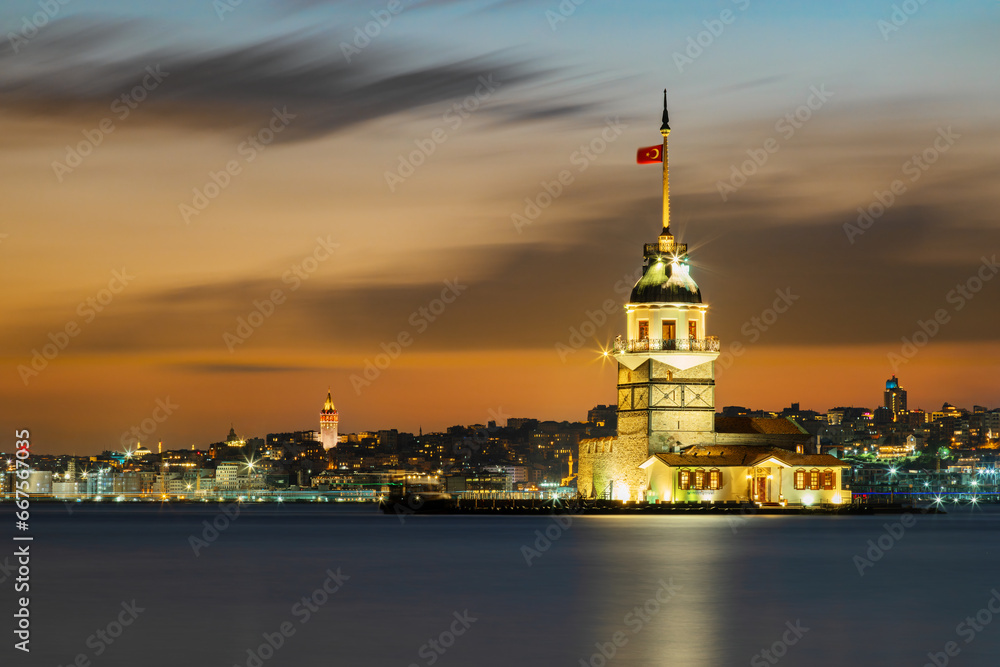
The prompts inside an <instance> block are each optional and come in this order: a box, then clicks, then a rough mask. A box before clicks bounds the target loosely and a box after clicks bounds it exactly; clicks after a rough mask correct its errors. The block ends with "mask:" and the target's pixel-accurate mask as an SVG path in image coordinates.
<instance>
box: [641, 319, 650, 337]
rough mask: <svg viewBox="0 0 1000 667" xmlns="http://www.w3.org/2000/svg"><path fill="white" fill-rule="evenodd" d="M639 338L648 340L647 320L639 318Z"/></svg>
mask: <svg viewBox="0 0 1000 667" xmlns="http://www.w3.org/2000/svg"><path fill="white" fill-rule="evenodd" d="M639 340H649V320H639Z"/></svg>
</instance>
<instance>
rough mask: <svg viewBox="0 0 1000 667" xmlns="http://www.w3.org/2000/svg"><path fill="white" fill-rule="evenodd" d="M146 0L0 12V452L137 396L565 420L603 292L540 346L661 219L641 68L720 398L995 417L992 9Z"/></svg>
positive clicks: (433, 420) (148, 402) (269, 418)
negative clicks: (389, 353) (894, 380)
mask: <svg viewBox="0 0 1000 667" xmlns="http://www.w3.org/2000/svg"><path fill="white" fill-rule="evenodd" d="M161 4H162V3H159V4H158V3H142V2H140V3H134V4H129V5H128V6H127V7H123V6H121V5H120V4H116V3H107V2H98V1H96V0H95V1H89V0H75V2H74V3H73V4H71V5H67V6H65V7H64V8H63V9H62V10H61V11H62V13H61V14H60V15H58V16H54V17H52V18H51V20H50V21H48V22H47V24H46V25H45V26H43V27H42V28H39V29H38V31H37V34H35V35H34V36H32V37H30V38H28V37H26V36H24V35H25V33H24V32H23V30H24V28H23V23H22V21H23V19H24V17H25V16H31V15H32V13H33V11H37V7H36V5H35V4H34V3H30V2H20V1H18V2H14V3H10V5H7V4H5V7H4V8H3V10H2V12H0V24H2V26H0V27H3V33H4V34H6V35H8V38H7V39H6V40H5V42H4V43H3V45H2V46H0V126H2V131H0V142H2V151H0V192H2V195H3V204H4V207H3V208H4V214H3V216H2V220H0V274H2V277H3V285H4V290H3V307H4V317H3V318H2V320H0V356H2V372H0V405H2V408H0V426H2V427H3V433H4V434H5V436H4V437H5V440H0V450H6V451H10V449H11V448H12V446H13V444H12V443H10V442H9V440H13V432H14V429H19V428H29V429H30V430H31V431H32V435H33V447H34V449H35V450H36V451H38V452H40V453H72V452H75V453H77V454H86V453H97V452H99V451H101V450H103V449H120V447H121V445H120V443H119V440H120V436H121V434H122V433H123V432H125V431H127V430H128V429H129V428H130V427H132V426H133V425H136V424H139V423H140V422H141V421H142V420H143V419H146V418H148V417H150V416H151V414H152V413H153V411H154V409H155V408H156V407H157V405H158V403H157V401H167V400H169V402H170V404H171V405H174V406H176V407H174V408H172V409H171V414H170V416H169V418H168V419H166V420H165V421H163V422H162V423H160V424H158V426H157V429H156V431H155V433H152V434H151V435H150V438H149V440H150V441H151V442H150V443H149V444H153V443H154V442H155V441H157V440H162V441H163V443H164V447H165V448H182V447H184V448H187V447H191V446H192V445H195V446H199V447H201V446H205V445H207V444H208V443H211V442H214V441H217V440H220V439H222V438H223V437H224V436H225V434H226V433H227V432H228V429H229V427H230V424H231V423H232V424H235V426H236V428H237V431H238V432H240V433H241V434H244V435H247V436H258V437H262V436H263V435H264V434H266V433H268V432H277V431H289V430H302V429H310V428H316V427H317V424H318V411H319V409H320V407H321V405H322V402H323V399H324V398H325V395H326V391H327V387H328V386H329V387H331V389H332V391H333V397H334V400H335V402H336V404H337V408H338V409H339V410H340V419H341V431H342V432H352V431H360V430H375V429H379V428H398V429H400V430H407V431H414V432H415V431H416V430H417V429H418V428H420V427H422V428H423V429H424V431H425V432H426V431H429V430H440V429H443V428H445V427H447V426H449V425H454V424H462V423H485V422H487V421H488V420H491V419H499V420H500V421H501V422H502V420H503V419H504V418H505V417H508V416H527V417H536V418H539V419H557V420H577V421H578V420H583V419H585V418H586V411H587V409H589V408H591V407H593V406H594V405H596V404H598V403H613V402H614V395H615V391H614V382H615V379H614V378H615V374H614V371H613V367H612V364H611V363H609V362H607V361H606V360H602V359H601V357H600V350H601V348H602V347H604V346H607V345H608V344H609V343H610V341H611V340H612V339H613V338H614V337H615V335H617V334H618V333H624V316H623V315H622V314H621V312H620V310H615V312H614V313H613V314H612V315H611V316H610V317H608V318H607V319H608V322H606V323H604V324H603V325H601V326H598V327H596V333H595V334H594V335H592V336H589V337H587V340H586V341H585V344H584V345H583V346H582V347H579V348H578V349H573V350H572V351H571V352H568V353H567V352H566V351H565V348H563V347H560V345H562V346H571V347H572V346H573V341H574V338H573V331H574V330H579V328H580V327H581V326H582V325H584V323H586V322H588V321H590V319H592V317H593V316H592V315H591V314H588V313H595V312H598V311H601V309H602V304H603V303H604V302H605V301H606V300H608V299H612V300H614V301H615V303H616V304H618V306H619V307H620V305H621V304H622V303H624V301H625V298H626V294H625V293H624V292H623V290H622V289H621V285H622V284H624V283H626V282H627V283H629V284H628V288H629V289H630V288H631V282H634V280H635V278H636V277H637V276H636V270H637V269H639V267H640V266H641V261H642V244H643V243H648V242H652V241H653V240H654V239H655V237H656V235H657V233H658V232H659V222H660V172H659V169H658V167H657V166H651V165H646V166H638V165H636V164H635V152H636V149H637V148H638V147H640V146H646V145H650V144H654V143H656V142H657V141H658V140H659V133H658V128H659V120H660V99H661V98H660V95H661V90H662V88H663V87H664V86H667V87H668V88H669V89H670V117H671V127H672V128H673V131H672V133H671V135H670V165H671V193H672V197H671V202H672V209H673V220H674V225H673V231H674V233H675V234H676V235H677V236H678V237H679V240H680V241H682V242H685V243H688V244H689V245H690V247H691V256H692V261H693V266H692V271H691V275H692V278H694V280H695V281H697V283H698V284H699V286H700V287H701V290H702V294H703V295H704V297H705V299H706V300H707V302H708V303H709V304H710V305H711V309H710V311H709V316H708V333H709V334H712V335H716V336H719V337H720V339H721V340H722V345H723V349H724V350H728V351H729V352H727V353H726V354H724V355H723V358H722V359H721V360H720V369H719V372H718V389H717V401H716V404H717V408H719V409H721V407H722V406H725V405H744V406H748V407H752V408H763V409H780V408H782V407H785V406H787V405H789V404H790V403H791V402H800V403H801V404H802V407H803V408H810V409H815V410H820V411H825V410H827V409H829V408H831V407H834V406H838V405H859V406H867V407H874V406H876V405H878V404H879V403H880V402H881V400H882V393H881V392H882V388H883V386H884V384H883V383H884V381H885V380H886V379H887V378H888V377H889V376H890V375H892V374H893V373H896V374H897V375H898V376H899V377H900V383H901V385H902V386H903V387H904V388H905V389H906V390H907V391H908V392H909V403H910V407H912V408H916V407H921V408H924V409H928V410H929V409H936V408H939V407H940V406H941V404H942V403H944V402H945V401H948V402H951V403H953V404H956V405H959V406H963V407H967V408H971V407H972V405H973V404H979V405H985V406H987V407H989V408H995V407H1000V390H998V383H997V377H998V373H1000V333H998V321H1000V319H998V309H997V305H998V303H1000V279H995V275H996V272H997V271H998V270H1000V267H997V266H996V264H995V262H996V257H997V254H998V253H1000V232H998V226H997V217H996V216H997V203H998V202H997V197H998V195H997V193H998V190H997V177H998V176H1000V155H998V151H997V146H998V145H1000V144H998V141H1000V120H998V117H997V114H996V109H997V108H998V101H1000V99H998V98H1000V94H998V93H1000V89H998V88H997V85H996V72H995V68H996V62H997V56H998V55H1000V53H998V48H1000V47H998V46H997V44H996V40H995V33H996V30H997V27H998V22H1000V20H998V9H997V6H996V4H995V3H986V2H970V3H963V5H962V7H961V9H959V8H957V7H953V6H950V5H948V6H946V5H943V4H938V5H935V4H933V3H928V4H926V5H924V6H922V8H921V9H920V10H919V12H918V13H917V14H915V15H913V16H912V17H909V18H908V20H907V21H906V22H905V24H902V25H900V26H896V27H897V28H898V29H896V30H892V29H889V30H887V29H886V28H885V25H883V24H880V23H879V22H880V21H882V22H885V21H886V20H889V17H890V14H891V11H892V10H891V3H887V4H886V6H885V7H881V6H879V7H874V6H873V5H872V3H861V2H847V3H844V4H843V5H842V6H841V5H838V7H836V8H833V7H824V8H808V9H806V8H799V7H797V6H795V5H793V4H791V3H785V2H763V1H762V2H759V3H753V4H750V3H746V6H745V7H744V3H743V2H742V1H741V2H706V3H698V4H694V5H692V4H691V3H683V5H682V4H681V3H652V2H635V3H603V4H602V3H598V2H596V1H594V2H590V3H584V4H582V5H579V6H577V9H576V10H575V12H574V13H573V14H572V15H570V16H563V17H562V18H565V21H561V20H554V19H553V18H552V16H551V15H549V14H547V11H552V8H547V7H543V6H541V5H537V4H536V3H523V2H465V3H456V2H447V1H443V0H442V1H434V2H411V3H404V7H403V10H402V11H401V12H400V13H399V14H397V15H393V17H392V19H391V21H390V22H389V23H387V24H386V25H385V26H380V27H379V30H378V32H377V35H376V37H374V38H372V39H370V43H368V44H366V45H365V46H364V47H363V48H362V47H359V46H358V44H359V43H363V41H362V42H355V41H354V40H356V39H357V32H356V30H355V29H356V28H361V29H362V30H363V29H364V27H365V26H366V25H367V24H368V23H369V22H370V21H372V20H374V19H373V15H372V14H371V12H372V11H375V12H379V11H381V8H384V7H385V6H386V3H384V2H383V3H377V2H362V3H342V2H320V1H317V2H297V3H276V2H274V3H268V2H262V3H257V4H253V3H249V2H247V3H244V4H243V5H241V6H240V7H238V8H237V10H236V11H234V12H232V13H231V15H230V14H225V15H223V16H221V17H220V16H218V15H217V13H216V11H215V10H214V9H212V6H211V4H210V3H204V2H202V3H194V2H182V3H179V4H176V5H171V7H170V8H169V9H166V8H164V7H162V6H161ZM552 5H553V7H558V3H552ZM33 8H34V9H33ZM724 11H729V12H730V14H728V15H726V16H727V18H731V19H732V21H731V22H729V23H726V24H724V28H723V29H722V32H721V33H720V34H718V35H714V36H712V38H711V41H710V42H709V44H708V46H704V47H702V48H701V51H700V52H699V51H698V50H697V49H694V50H692V49H690V44H691V42H689V38H692V39H694V40H697V38H698V35H699V33H700V32H702V31H705V30H708V29H709V27H708V26H713V25H716V24H714V23H712V22H713V21H715V20H716V19H719V17H720V16H722V12H724ZM706 21H708V22H709V23H708V24H706V23H705V22H706ZM890 25H891V24H890ZM29 32H30V31H29ZM372 32H375V31H374V29H372ZM11 34H13V35H15V37H16V36H17V35H21V36H22V37H23V38H21V39H17V38H15V39H11V38H10V35H11ZM703 41H709V40H707V39H705V40H703ZM694 43H697V42H696V41H695V42H694ZM345 44H346V45H349V46H353V49H352V48H346V49H345V48H344V45H345ZM695 53H696V54H697V55H696V56H694V57H692V55H691V54H695ZM678 54H680V56H681V57H678ZM817 91H820V93H821V94H820V95H819V97H817V96H816V95H817ZM123 96H124V97H123ZM140 98H141V99H140ZM808 104H812V108H811V109H810V108H809V107H808V106H804V105H808ZM456 105H457V106H456ZM803 109H806V110H807V111H802V110H803ZM796 113H798V114H799V115H798V117H796V115H795V114H796ZM796 118H797V119H796ZM275 130H278V131H275ZM599 139H600V140H599ZM768 142H770V143H768ZM765 146H770V147H771V148H774V147H776V149H774V150H771V151H770V152H767V151H764V147H765ZM428 147H433V150H430V148H428ZM587 147H589V148H587ZM418 152H419V155H417V157H416V158H414V157H413V156H414V154H415V153H418ZM81 153H86V154H85V155H81ZM763 153H767V155H766V159H765V160H764V161H763V163H761V164H757V165H753V167H745V166H744V164H745V163H747V161H748V160H751V159H753V156H755V155H756V156H758V160H760V156H761V155H762V154H763ZM915 157H916V158H917V161H916V162H915V161H914V158H915ZM932 158H933V159H932ZM415 162H417V163H419V164H418V165H417V166H414V167H413V168H412V169H410V166H412V163H415ZM401 163H410V164H408V165H407V166H405V167H403V168H402V169H401V168H400V165H401ZM234 165H235V166H234ZM741 170H742V171H741ZM734 171H735V172H741V173H742V174H743V178H742V179H741V178H740V177H734V176H733V174H734ZM561 172H568V173H569V175H570V176H569V178H567V179H566V180H567V181H569V182H568V183H567V184H565V185H562V186H561V188H560V191H559V193H558V195H557V196H555V197H554V199H553V201H552V203H551V204H550V205H548V206H546V207H545V208H544V209H542V210H540V212H539V213H538V215H536V216H535V215H534V212H533V211H531V210H530V208H529V205H530V203H531V201H539V195H540V194H542V193H545V192H546V187H547V186H548V188H549V190H550V191H552V190H553V186H552V183H553V182H556V181H558V179H559V175H560V173H561ZM213 175H214V177H213ZM744 181H745V182H744ZM894 182H898V184H897V185H896V193H895V194H891V192H892V188H893V183H894ZM219 183H221V184H222V186H221V187H217V184H219ZM722 183H727V184H729V185H730V186H732V187H725V186H721V185H720V184H722ZM734 184H737V185H734ZM209 195H212V196H209ZM889 196H891V197H892V199H893V201H892V203H891V204H889V205H888V206H887V207H885V212H884V213H882V214H881V215H878V216H877V218H873V219H872V222H871V224H870V225H868V227H867V229H861V228H860V227H856V228H855V227H852V226H856V225H857V224H858V219H859V211H858V209H859V207H861V208H863V209H871V210H873V211H878V210H879V209H880V208H882V205H881V204H879V199H880V198H881V199H882V201H883V202H887V201H888V199H887V197H889ZM526 200H527V201H526ZM541 201H545V199H544V197H543V198H542V200H541ZM526 209H527V210H526ZM529 214H531V215H532V216H533V217H534V219H533V220H532V221H531V224H521V225H518V224H516V222H517V220H520V218H518V217H517V216H528V215H529ZM866 224H867V223H866ZM845 225H846V226H847V227H846V228H845ZM852 229H854V231H853V232H852ZM858 230H861V231H860V232H858ZM116 272H117V273H116ZM116 276H118V277H116ZM448 281H450V282H451V284H457V285H459V286H460V287H459V288H457V289H454V290H453V291H452V292H451V293H450V294H452V295H454V298H453V299H452V297H451V296H449V300H450V301H452V302H451V303H448V304H446V305H445V306H444V308H443V309H442V310H441V311H440V312H439V314H435V315H432V316H431V317H428V316H427V315H426V314H421V308H432V311H430V312H433V309H434V308H436V306H434V305H433V304H434V301H435V299H437V298H439V297H440V296H441V295H442V291H443V290H447V289H448V287H447V285H448V284H449V283H448ZM629 281H631V282H629ZM977 287H978V291H976V289H975V288H977ZM276 290H277V291H280V295H279V298H278V299H277V301H278V302H277V303H270V305H268V304H264V305H263V306H258V305H255V304H262V303H264V301H265V300H269V299H271V298H272V296H274V295H275V291H276ZM961 290H968V291H967V294H966V295H965V296H963V295H962V294H963V292H962V291H961ZM778 291H784V292H786V293H788V292H790V293H791V294H793V295H795V297H796V299H795V300H794V302H793V304H792V306H791V307H790V308H789V309H788V311H787V312H786V313H784V314H782V315H780V316H779V317H778V318H777V319H776V320H774V321H773V323H771V324H769V325H763V326H758V324H756V323H755V320H754V319H753V318H760V317H762V316H765V313H766V312H767V309H768V308H770V307H771V306H772V304H773V302H774V301H775V299H776V298H777V296H776V293H777V292H778ZM88 300H90V302H89V303H88ZM95 304H96V305H95ZM258 307H261V308H262V309H263V310H264V311H267V317H263V318H262V322H261V323H260V324H259V326H257V327H255V328H253V329H252V333H251V335H249V336H248V337H245V340H241V341H238V342H236V343H234V342H233V340H234V338H233V336H240V334H239V332H238V326H239V323H240V318H247V317H248V316H249V315H250V313H251V312H253V311H254V309H255V308H258ZM601 312H602V313H603V311H601ZM941 313H943V315H942V314H941ZM936 315H937V317H938V318H939V323H938V324H937V330H936V332H934V335H933V336H930V337H929V338H928V340H927V342H926V344H925V345H921V346H919V347H918V348H917V347H915V348H913V349H912V350H908V349H907V348H906V347H905V345H904V341H903V340H902V339H903V338H907V339H912V338H913V336H914V334H915V333H916V332H919V331H920V330H921V329H920V323H921V322H922V321H923V322H925V323H926V322H928V321H930V320H933V319H934V318H935V316H936ZM599 319H600V318H599ZM928 326H929V325H928ZM67 331H69V332H71V333H73V335H70V334H69V333H66V332H67ZM61 332H62V333H61ZM401 335H402V336H403V337H404V339H406V340H411V341H412V342H411V343H410V344H409V345H407V346H406V347H405V348H402V349H401V350H400V354H399V355H398V357H397V358H395V359H393V360H392V361H391V363H390V364H389V365H388V367H387V368H385V369H384V370H382V371H380V372H379V373H378V376H377V377H374V378H373V379H371V381H370V383H362V382H360V381H359V380H358V379H355V380H354V381H352V376H353V377H355V378H363V377H364V375H363V373H364V370H365V366H366V362H374V361H375V360H376V357H377V355H379V354H380V353H382V352H383V349H384V347H389V348H392V343H393V341H397V340H399V339H400V336H401ZM240 337H241V338H242V337H243V336H240ZM918 338H920V336H919V335H918ZM734 342H738V343H740V344H742V346H743V347H742V350H743V352H742V354H739V355H732V354H731V351H732V349H733V348H732V347H731V346H732V343H734ZM61 344H62V349H59V350H58V354H56V355H54V358H52V359H50V360H46V362H45V364H44V367H42V366H43V364H42V363H41V361H40V360H39V359H38V358H36V359H35V362H34V363H35V365H34V366H32V363H33V357H35V353H36V352H39V354H41V351H42V350H43V348H44V347H45V346H46V345H54V346H60V345H61ZM53 349H54V348H52V347H50V348H49V351H52V350H53ZM561 351H562V352H561ZM892 355H897V356H895V357H894V356H892ZM894 359H895V363H894V362H893V360H894ZM369 378H371V373H370V375H369ZM144 444H146V442H145V441H144ZM8 445H10V446H8Z"/></svg>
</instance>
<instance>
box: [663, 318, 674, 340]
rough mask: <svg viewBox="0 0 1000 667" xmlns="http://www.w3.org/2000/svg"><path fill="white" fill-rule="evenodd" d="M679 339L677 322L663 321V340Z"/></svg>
mask: <svg viewBox="0 0 1000 667" xmlns="http://www.w3.org/2000/svg"><path fill="white" fill-rule="evenodd" d="M675 338H677V320H663V340H674V339H675Z"/></svg>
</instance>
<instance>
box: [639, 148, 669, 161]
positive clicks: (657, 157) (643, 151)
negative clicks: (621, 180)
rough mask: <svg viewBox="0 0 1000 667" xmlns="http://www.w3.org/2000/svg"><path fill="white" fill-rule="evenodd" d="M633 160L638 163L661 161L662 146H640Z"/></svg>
mask: <svg viewBox="0 0 1000 667" xmlns="http://www.w3.org/2000/svg"><path fill="white" fill-rule="evenodd" d="M635 161H636V162H637V163H639V164H653V163H654V162H663V146H661V145H656V146H650V147H649V148H640V149H639V154H638V155H636V156H635Z"/></svg>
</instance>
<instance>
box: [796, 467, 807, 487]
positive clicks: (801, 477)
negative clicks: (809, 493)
mask: <svg viewBox="0 0 1000 667" xmlns="http://www.w3.org/2000/svg"><path fill="white" fill-rule="evenodd" d="M795 488H796V489H799V490H801V489H804V488H806V471H805V470H796V471H795Z"/></svg>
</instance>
